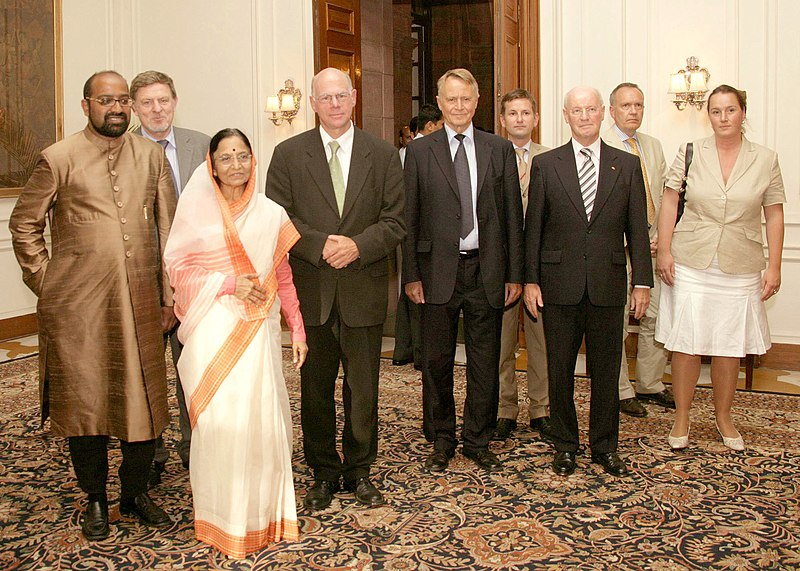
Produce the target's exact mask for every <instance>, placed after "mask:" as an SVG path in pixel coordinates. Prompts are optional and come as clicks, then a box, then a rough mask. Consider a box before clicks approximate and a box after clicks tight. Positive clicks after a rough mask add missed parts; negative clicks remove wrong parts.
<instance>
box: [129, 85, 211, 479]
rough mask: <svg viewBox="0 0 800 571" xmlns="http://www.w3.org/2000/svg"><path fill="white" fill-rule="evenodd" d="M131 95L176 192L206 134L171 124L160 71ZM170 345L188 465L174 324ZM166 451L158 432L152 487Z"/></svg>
mask: <svg viewBox="0 0 800 571" xmlns="http://www.w3.org/2000/svg"><path fill="white" fill-rule="evenodd" d="M131 98H132V99H133V112H134V113H136V116H137V117H138V118H139V121H140V123H141V126H140V127H139V128H138V129H136V130H135V131H134V133H136V134H137V135H142V136H143V137H145V138H146V139H150V140H151V141H155V142H156V143H158V144H159V145H161V146H162V147H163V148H164V151H165V152H166V155H167V160H168V161H169V165H170V168H171V170H172V181H173V183H174V184H175V192H176V195H177V196H180V194H181V190H183V187H184V186H186V183H187V182H189V178H190V177H191V176H192V173H194V170H195V169H196V168H197V167H198V166H199V165H201V164H203V163H205V160H206V153H208V143H209V141H210V137H209V136H208V135H206V134H205V133H200V132H198V131H192V130H191V129H181V128H179V127H174V126H173V125H172V121H173V119H174V118H175V108H176V107H177V106H178V95H177V93H176V92H175V84H174V83H173V81H172V78H171V77H170V76H168V75H167V74H165V73H161V72H160V71H152V70H151V71H145V72H142V73H140V74H139V75H137V76H136V77H134V78H133V81H131ZM165 336H166V337H168V338H169V344H170V347H172V362H173V364H174V365H175V393H176V396H177V398H178V410H179V416H178V420H179V426H180V429H181V441H180V442H179V443H178V455H179V456H180V458H181V462H182V463H183V467H184V468H187V469H188V468H189V450H190V448H191V442H192V427H191V423H190V422H189V412H188V411H187V410H186V399H185V398H184V394H183V389H182V388H181V379H180V376H179V375H178V359H179V358H180V356H181V349H182V348H183V345H182V344H181V342H180V341H178V327H177V325H176V326H175V327H174V328H173V329H171V330H170V331H168V332H167V333H166V334H165ZM168 458H169V451H168V450H167V448H166V446H164V440H163V439H162V437H161V436H159V437H158V438H157V439H156V454H155V458H153V466H152V468H151V469H150V476H149V478H148V484H149V487H150V488H153V487H155V486H157V485H158V484H160V483H161V474H163V472H164V469H165V467H166V464H167V459H168Z"/></svg>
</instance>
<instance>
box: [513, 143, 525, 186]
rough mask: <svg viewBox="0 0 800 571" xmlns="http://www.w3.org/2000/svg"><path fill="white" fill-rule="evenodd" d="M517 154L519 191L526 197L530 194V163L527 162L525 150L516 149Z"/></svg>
mask: <svg viewBox="0 0 800 571" xmlns="http://www.w3.org/2000/svg"><path fill="white" fill-rule="evenodd" d="M514 152H515V153H517V172H519V189H520V190H521V191H522V195H523V196H524V195H525V194H526V193H527V192H528V163H527V162H525V149H521V148H520V149H514Z"/></svg>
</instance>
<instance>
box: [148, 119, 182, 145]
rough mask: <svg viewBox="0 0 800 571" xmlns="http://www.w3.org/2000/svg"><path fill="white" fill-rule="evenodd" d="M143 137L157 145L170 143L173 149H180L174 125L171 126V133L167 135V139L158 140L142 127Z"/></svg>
mask: <svg viewBox="0 0 800 571" xmlns="http://www.w3.org/2000/svg"><path fill="white" fill-rule="evenodd" d="M142 136H143V137H144V138H145V139H150V140H151V141H155V142H156V143H158V142H159V141H168V142H169V144H170V145H172V148H173V149H177V148H178V145H176V144H175V129H173V128H172V125H170V127H169V133H168V134H167V136H166V137H159V138H158V139H156V138H155V137H153V136H152V135H151V134H150V133H148V132H147V131H145V130H144V127H142Z"/></svg>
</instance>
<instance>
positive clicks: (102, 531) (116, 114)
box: [9, 71, 175, 539]
mask: <svg viewBox="0 0 800 571" xmlns="http://www.w3.org/2000/svg"><path fill="white" fill-rule="evenodd" d="M81 105H82V107H83V111H84V114H85V115H86V116H87V117H88V118H89V121H88V124H87V126H86V128H85V129H84V130H83V131H81V132H79V133H76V134H74V135H72V136H70V137H67V138H66V139H64V140H62V141H60V142H58V143H56V144H54V145H52V146H50V147H48V148H47V149H45V150H44V151H42V154H41V156H40V157H39V161H38V163H37V165H36V168H35V170H34V172H33V174H32V176H31V178H30V180H29V181H28V184H27V185H26V186H25V188H24V190H23V191H22V193H21V194H20V197H19V200H18V201H17V204H16V206H15V208H14V211H13V213H12V214H11V219H10V223H9V229H10V231H11V235H12V240H13V245H14V252H15V254H16V256H17V260H18V261H19V264H20V266H21V268H22V274H23V280H24V281H25V283H26V284H27V286H28V287H29V288H30V289H31V290H32V291H33V292H34V293H35V294H36V295H37V296H38V298H39V303H38V307H37V317H38V320H39V349H40V353H39V371H40V375H39V376H40V396H41V405H42V422H44V420H45V419H46V418H47V417H48V416H49V417H50V426H51V431H52V432H53V434H55V435H57V436H64V437H68V438H69V449H70V456H71V458H72V464H73V467H74V469H75V474H76V476H77V478H78V483H79V485H80V487H81V489H82V490H83V491H84V492H86V493H87V494H88V496H89V503H88V507H87V510H86V514H85V516H84V521H83V524H82V531H83V533H84V535H86V537H87V538H88V539H102V538H104V537H106V536H107V535H108V534H109V528H108V501H107V497H106V479H107V475H108V459H107V451H106V449H107V444H108V438H109V436H114V437H116V438H119V439H120V441H121V448H122V455H123V460H122V465H121V466H120V470H119V474H120V483H121V499H120V511H121V512H122V513H123V514H126V515H128V514H131V515H135V516H137V517H138V518H139V520H140V521H141V522H142V523H145V524H147V525H152V526H164V525H167V524H169V523H170V519H169V517H168V516H167V514H166V513H165V512H164V511H163V510H162V509H161V508H159V507H158V506H156V505H155V504H154V503H153V502H152V500H151V499H150V498H149V497H148V496H147V473H148V468H149V466H150V463H151V462H152V459H153V452H154V439H155V438H156V436H158V435H159V434H160V433H161V431H162V430H163V429H164V427H165V426H166V425H167V424H168V422H169V416H168V410H167V385H166V370H165V363H164V346H163V339H162V330H164V329H165V328H169V327H170V326H171V325H172V324H174V319H175V317H174V313H173V312H172V307H171V306H172V291H171V289H170V286H169V281H168V279H167V277H166V273H165V272H164V271H163V269H162V267H161V253H162V251H163V247H164V244H165V243H166V240H167V236H168V234H169V226H170V222H171V220H172V216H173V214H174V211H175V190H174V188H173V182H172V175H171V172H170V168H169V163H168V162H167V159H166V156H165V154H164V150H163V149H162V148H161V146H159V145H158V144H156V143H153V142H152V141H148V140H146V139H144V138H142V137H137V136H134V135H132V134H130V133H128V132H127V127H128V123H129V121H130V112H131V111H130V109H131V107H130V106H131V99H130V96H129V94H128V84H127V82H126V81H125V79H124V78H123V77H122V76H120V75H119V74H117V73H116V72H110V71H107V72H100V73H97V74H95V75H93V76H92V77H90V78H89V80H88V81H87V82H86V85H85V86H84V99H83V100H82V101H81ZM48 221H49V225H50V234H51V243H52V247H51V249H50V250H48V247H47V244H46V242H45V237H44V231H45V226H46V224H47V223H48ZM159 237H160V242H159Z"/></svg>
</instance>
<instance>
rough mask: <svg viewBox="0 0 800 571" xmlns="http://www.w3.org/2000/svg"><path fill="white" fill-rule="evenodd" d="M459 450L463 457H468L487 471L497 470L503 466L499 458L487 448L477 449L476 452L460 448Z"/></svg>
mask: <svg viewBox="0 0 800 571" xmlns="http://www.w3.org/2000/svg"><path fill="white" fill-rule="evenodd" d="M461 452H462V454H464V457H465V458H469V459H470V460H472V461H473V462H475V463H476V464H477V465H478V466H480V467H481V468H483V469H484V470H486V471H487V472H497V471H499V470H501V469H502V468H503V463H502V462H500V459H499V458H498V457H497V456H495V455H494V453H493V452H490V451H488V450H478V451H477V452H473V451H471V450H462V451H461Z"/></svg>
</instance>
